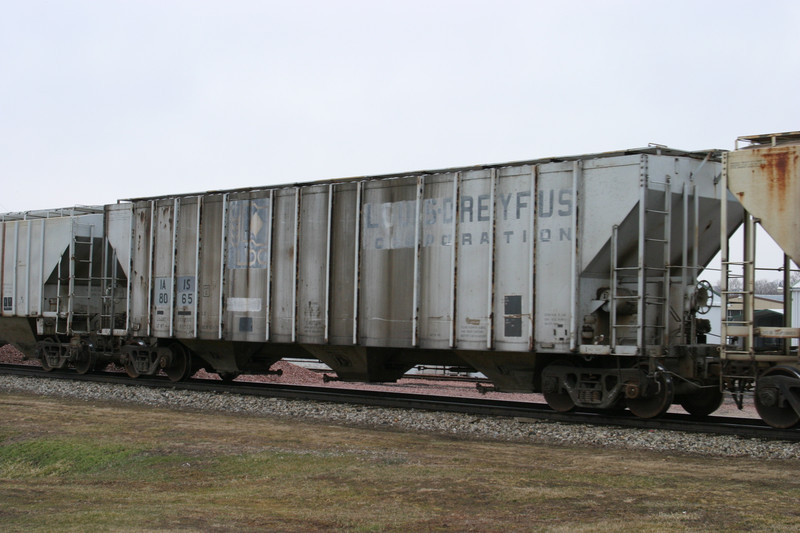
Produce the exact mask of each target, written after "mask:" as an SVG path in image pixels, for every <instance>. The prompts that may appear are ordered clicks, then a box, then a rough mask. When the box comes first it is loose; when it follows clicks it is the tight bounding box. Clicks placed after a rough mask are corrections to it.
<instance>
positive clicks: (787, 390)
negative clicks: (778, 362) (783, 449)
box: [755, 366, 800, 429]
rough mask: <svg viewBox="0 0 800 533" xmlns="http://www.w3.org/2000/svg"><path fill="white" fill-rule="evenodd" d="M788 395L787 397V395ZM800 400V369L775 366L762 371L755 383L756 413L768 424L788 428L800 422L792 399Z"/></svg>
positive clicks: (799, 416)
mask: <svg viewBox="0 0 800 533" xmlns="http://www.w3.org/2000/svg"><path fill="white" fill-rule="evenodd" d="M787 396H789V397H787ZM793 400H794V402H798V401H800V371H798V369H796V368H793V367H790V366H775V367H772V368H770V369H769V370H767V371H766V372H764V373H763V374H762V375H761V377H759V378H758V382H757V383H756V395H755V404H756V411H758V415H759V416H760V417H761V418H762V419H763V420H764V422H766V423H767V424H769V425H770V426H772V427H774V428H780V429H788V428H792V427H794V426H796V425H797V424H798V423H799V422H800V415H798V414H797V412H796V411H795V410H794V408H793V407H792V405H791V404H792V401H793Z"/></svg>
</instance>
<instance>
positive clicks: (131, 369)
mask: <svg viewBox="0 0 800 533" xmlns="http://www.w3.org/2000/svg"><path fill="white" fill-rule="evenodd" d="M125 373H126V374H128V377H131V378H134V379H136V378H138V377H139V371H138V370H136V367H135V366H134V365H133V361H131V360H130V359H128V360H127V361H125Z"/></svg>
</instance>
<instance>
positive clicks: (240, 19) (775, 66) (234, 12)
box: [0, 0, 800, 212]
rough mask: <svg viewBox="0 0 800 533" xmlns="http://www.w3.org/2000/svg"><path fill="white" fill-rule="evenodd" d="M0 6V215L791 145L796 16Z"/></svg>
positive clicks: (703, 11)
mask: <svg viewBox="0 0 800 533" xmlns="http://www.w3.org/2000/svg"><path fill="white" fill-rule="evenodd" d="M0 6H1V7H2V17H0V176H1V178H0V179H2V191H1V192H0V212H6V211H22V210H29V209H40V208H48V207H62V206H69V205H74V204H103V203H113V202H114V201H115V200H117V199H119V198H128V197H133V196H152V195H161V194H168V193H181V192H193V191H202V190H209V189H223V188H234V187H246V186H254V185H266V184H275V183H288V182H299V181H308V180H315V179H323V178H334V177H344V176H355V175H366V174H379V173H391V172H395V171H410V170H419V169H430V168H441V167H449V166H461V165H469V164H476V163H492V162H503V161H513V160H520V159H530V158H538V157H546V156H558V155H570V154H579V153H589V152H599V151H605V150H616V149H623V148H632V147H639V146H645V145H647V143H649V142H656V143H661V144H667V145H670V146H673V147H675V148H683V149H691V150H695V149H696V150H699V149H704V148H733V143H734V140H735V138H736V137H737V136H739V135H749V134H756V133H767V132H777V131H789V130H798V129H800V105H798V103H797V97H798V89H800V44H799V42H798V41H799V40H800V37H799V36H798V35H799V34H798V28H800V2H796V1H763V2H753V1H748V2H739V1H707V2H703V1H680V0H678V1H674V0H673V1H671V2H645V1H599V0H598V1H558V2H554V1H541V2H538V1H518V2H517V1H504V0H493V1H485V2H477V1H437V0H425V1H416V0H403V1H397V2H384V1H378V0H373V1H336V2H332V1H327V2H323V1H319V2H316V1H292V2H270V1H244V0H228V1H225V2H222V1H218V2H210V1H196V0H193V1H189V0H186V1H170V0H159V1H149V0H135V1H111V0H96V1H93V0H85V1H77V0H58V1H41V0H25V1H24V2H23V1H15V0H0Z"/></svg>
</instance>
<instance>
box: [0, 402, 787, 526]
mask: <svg viewBox="0 0 800 533" xmlns="http://www.w3.org/2000/svg"><path fill="white" fill-rule="evenodd" d="M0 409H2V412H3V417H2V421H0V525H2V529H3V530H4V531H26V532H29V531H34V532H35V531H53V530H59V531H123V532H125V531H354V532H370V531H554V532H562V531H563V532H566V531H596V530H600V529H602V530H605V531H609V532H615V531H626V532H627V531H631V530H636V531H644V532H657V531H753V530H763V531H794V530H796V529H797V528H798V527H799V526H800V509H798V508H797V506H796V505H795V502H797V501H798V499H799V498H800V476H798V475H797V473H798V467H800V461H772V462H761V461H755V460H749V459H731V458H697V457H686V456H676V455H665V454H658V453H648V452H630V451H618V450H605V449H590V448H569V447H546V446H539V445H531V444H518V443H502V442H491V441H481V440H473V441H461V440H456V439H453V438H448V437H443V436H436V435H427V434H414V433H400V432H394V431H387V430H375V431H370V430H365V429H354V428H346V427H341V426H327V425H323V424H318V423H304V422H298V421H285V420H278V419H269V418H256V417H248V416H241V415H225V414H210V413H197V412H188V411H169V410H163V409H151V408H143V407H129V406H121V405H100V404H89V403H83V402H78V401H71V400H56V399H49V398H35V397H33V396H27V395H21V394H19V395H17V394H14V395H10V394H3V395H0Z"/></svg>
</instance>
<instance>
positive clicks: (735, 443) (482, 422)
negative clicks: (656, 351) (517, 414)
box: [0, 376, 800, 459]
mask: <svg viewBox="0 0 800 533" xmlns="http://www.w3.org/2000/svg"><path fill="white" fill-rule="evenodd" d="M0 392H23V393H30V394H35V395H44V396H54V397H63V398H73V399H78V400H84V401H88V402H92V403H96V402H104V403H109V402H112V403H131V404H137V405H143V406H152V407H161V408H169V409H187V410H211V411H216V412H229V413H237V414H246V415H251V416H267V417H276V418H280V419H292V420H302V421H306V422H325V423H337V424H342V425H350V426H358V427H375V428H391V429H395V430H399V431H422V432H431V433H436V434H446V435H450V436H453V437H457V438H479V439H497V440H503V441H514V442H528V443H533V444H543V445H561V446H579V447H602V448H616V449H630V450H650V451H659V452H668V453H673V454H691V455H702V456H717V457H750V458H756V459H797V458H800V443H789V442H780V441H761V440H758V439H742V438H738V437H732V436H720V435H706V434H696V433H682V432H677V431H653V430H647V429H630V428H613V427H598V426H588V425H580V424H563V423H554V422H544V421H541V422H540V421H536V420H528V419H525V420H520V419H512V418H496V417H485V416H476V415H465V414H456V413H443V412H428V411H417V410H411V411H408V410H401V409H392V408H381V407H365V406H355V405H348V404H336V403H326V402H309V401H301V400H285V399H280V398H263V397H254V396H240V395H234V394H221V393H208V392H195V391H184V390H175V389H150V388H147V387H141V386H136V385H110V384H99V383H86V382H77V381H62V380H51V379H46V378H45V379H41V378H27V377H16V376H0Z"/></svg>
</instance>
